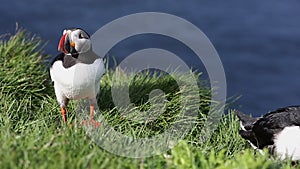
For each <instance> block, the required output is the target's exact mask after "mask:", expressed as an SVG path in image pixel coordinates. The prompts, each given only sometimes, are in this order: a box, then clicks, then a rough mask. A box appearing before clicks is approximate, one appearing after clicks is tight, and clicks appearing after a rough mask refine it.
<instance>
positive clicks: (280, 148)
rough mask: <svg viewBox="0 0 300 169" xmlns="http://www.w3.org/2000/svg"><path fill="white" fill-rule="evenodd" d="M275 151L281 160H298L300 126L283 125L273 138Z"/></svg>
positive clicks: (299, 156) (299, 154)
mask: <svg viewBox="0 0 300 169" xmlns="http://www.w3.org/2000/svg"><path fill="white" fill-rule="evenodd" d="M274 144H275V152H276V154H277V155H278V156H279V157H280V158H281V159H282V160H283V159H286V158H287V157H288V158H291V160H300V127H299V126H290V127H285V128H284V129H283V130H282V131H281V132H280V133H278V135H276V136H275V139H274Z"/></svg>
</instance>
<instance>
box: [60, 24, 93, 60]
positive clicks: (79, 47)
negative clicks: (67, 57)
mask: <svg viewBox="0 0 300 169" xmlns="http://www.w3.org/2000/svg"><path fill="white" fill-rule="evenodd" d="M89 50H91V40H90V35H89V34H88V33H87V32H85V31H84V30H82V29H80V28H75V29H66V30H64V31H63V35H62V37H61V38H60V41H59V44H58V51H61V52H63V53H65V54H72V55H78V54H80V53H84V52H87V51H89Z"/></svg>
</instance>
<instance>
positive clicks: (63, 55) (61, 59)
mask: <svg viewBox="0 0 300 169" xmlns="http://www.w3.org/2000/svg"><path fill="white" fill-rule="evenodd" d="M64 57H65V54H64V53H60V54H58V55H57V56H56V57H55V58H54V59H53V60H52V61H51V64H50V67H52V65H53V64H54V62H56V61H58V60H60V61H62V62H63V61H64Z"/></svg>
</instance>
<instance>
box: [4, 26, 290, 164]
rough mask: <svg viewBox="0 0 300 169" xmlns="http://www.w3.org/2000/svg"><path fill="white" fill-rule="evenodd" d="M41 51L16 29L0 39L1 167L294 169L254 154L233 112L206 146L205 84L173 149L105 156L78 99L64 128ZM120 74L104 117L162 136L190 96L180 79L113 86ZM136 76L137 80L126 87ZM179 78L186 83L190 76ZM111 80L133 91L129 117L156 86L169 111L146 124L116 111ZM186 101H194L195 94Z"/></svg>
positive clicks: (138, 132) (104, 93)
mask: <svg viewBox="0 0 300 169" xmlns="http://www.w3.org/2000/svg"><path fill="white" fill-rule="evenodd" d="M40 47H41V40H39V39H38V38H36V37H32V36H31V35H30V34H29V33H28V32H26V31H18V32H17V33H16V34H15V35H11V36H10V37H9V39H8V40H7V39H5V38H3V37H2V39H1V42H0V96H1V97H0V143H1V144H0V168H47V169H48V168H55V169H56V168H174V169H175V168H176V169H177V168H183V169H185V168H208V169H210V168H218V169H232V168H237V169H240V168H245V169H246V168H249V169H250V168H257V169H261V168H266V169H267V168H269V169H273V168H293V166H291V164H290V162H289V161H285V162H279V161H278V160H276V159H274V158H270V157H269V156H268V155H265V156H263V155H260V154H259V153H256V152H255V151H254V150H252V149H250V148H249V146H248V144H247V143H246V142H245V141H244V140H242V138H241V137H240V136H239V135H238V130H239V124H238V122H237V119H236V118H235V117H234V116H233V113H232V112H231V111H230V110H229V111H228V114H227V115H223V117H222V119H221V121H220V123H219V125H218V128H217V129H216V130H215V132H214V133H213V135H212V136H211V138H209V139H207V140H206V141H204V142H200V141H199V138H200V137H201V132H200V131H201V128H202V126H203V122H205V120H206V114H207V112H208V110H209V103H210V95H211V91H210V90H209V89H207V88H206V87H203V86H205V85H203V86H202V87H200V89H199V94H200V96H201V97H200V98H201V100H200V105H201V106H200V108H199V109H198V108H197V113H198V116H197V117H198V118H197V119H196V121H195V122H194V126H193V128H192V130H191V131H189V133H187V135H186V136H185V137H184V138H182V140H181V141H180V142H179V143H178V144H177V145H175V146H174V147H173V148H172V149H171V150H169V151H167V152H165V153H163V154H159V155H155V156H152V157H147V158H141V159H134V158H126V157H120V156H117V155H114V154H112V153H110V152H108V151H105V150H103V149H102V148H100V147H99V146H97V144H95V142H93V141H92V140H91V139H90V138H89V137H88V136H87V135H86V132H85V130H84V129H83V128H82V127H81V126H80V125H78V124H79V123H80V120H79V119H78V116H76V115H75V112H76V111H75V105H76V104H75V103H74V102H71V104H70V105H69V109H68V112H69V113H68V116H69V121H68V125H65V124H63V123H62V118H61V115H60V112H59V106H58V104H57V102H56V99H55V96H54V92H53V87H52V85H51V83H50V81H49V76H48V73H47V70H46V66H45V65H46V64H44V60H45V59H46V58H47V56H44V55H42V53H41V52H42V50H41V48H40ZM114 73H116V72H115V71H113V70H110V71H108V72H107V73H106V74H105V75H104V77H103V80H102V82H101V94H100V97H99V106H100V109H101V111H102V113H103V116H104V117H105V120H106V121H107V122H108V123H109V124H111V125H112V126H114V129H115V130H116V131H118V132H121V133H123V134H126V135H129V136H132V137H136V138H144V137H151V136H155V135H156V134H159V133H162V132H163V131H165V130H166V129H168V128H169V127H170V126H171V125H174V124H176V123H177V121H176V118H177V117H178V115H179V113H178V112H179V110H180V106H178V105H179V103H180V102H181V99H183V98H182V97H181V93H182V92H184V91H182V90H181V89H179V87H178V86H177V84H176V82H175V81H174V79H172V78H171V77H170V76H162V75H157V74H156V75H155V74H154V75H150V74H149V73H142V74H139V75H136V76H135V77H133V75H126V74H124V73H122V72H117V73H120V74H121V78H119V79H117V81H114V80H116V79H113V78H112V75H113V74H114ZM130 78H133V81H131V82H130V83H128V84H127V83H123V82H124V80H125V79H130ZM180 79H181V80H183V81H185V80H187V79H186V78H184V75H181V78H180ZM113 82H114V83H115V84H116V85H117V87H118V88H124V87H126V86H128V85H129V86H130V87H129V92H130V100H131V102H132V103H134V107H135V109H126V107H125V108H123V109H122V110H126V111H128V112H129V114H133V115H138V113H137V112H138V110H142V111H146V110H149V108H150V106H151V103H150V102H149V101H148V96H149V92H151V91H152V90H153V89H157V88H159V89H161V90H163V91H164V92H165V93H166V94H167V96H166V98H165V100H164V101H165V103H166V105H167V107H166V109H165V110H166V111H165V112H164V113H163V114H161V115H159V116H158V118H156V119H154V120H153V119H149V121H148V122H147V123H142V124H141V123H137V122H134V121H131V120H128V119H127V117H126V115H125V116H124V114H121V113H119V112H120V111H117V109H116V108H115V105H114V104H113V101H112V99H111V97H112V96H111V94H110V90H111V85H112V83H113ZM184 90H185V89H184ZM186 90H188V89H186ZM157 99H158V98H157ZM185 99H190V100H193V99H194V96H189V97H187V98H185ZM187 108H189V107H187ZM160 110H161V108H158V109H157V111H160ZM191 110H194V108H192V109H191ZM113 146H114V145H113ZM115 146H118V145H115Z"/></svg>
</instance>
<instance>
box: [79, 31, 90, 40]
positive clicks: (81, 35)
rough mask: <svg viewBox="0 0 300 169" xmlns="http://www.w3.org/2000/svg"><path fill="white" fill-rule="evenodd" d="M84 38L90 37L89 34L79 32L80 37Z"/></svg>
mask: <svg viewBox="0 0 300 169" xmlns="http://www.w3.org/2000/svg"><path fill="white" fill-rule="evenodd" d="M82 38H84V39H88V36H86V35H85V34H84V33H82V32H81V33H80V34H79V39H82Z"/></svg>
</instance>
